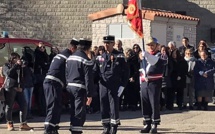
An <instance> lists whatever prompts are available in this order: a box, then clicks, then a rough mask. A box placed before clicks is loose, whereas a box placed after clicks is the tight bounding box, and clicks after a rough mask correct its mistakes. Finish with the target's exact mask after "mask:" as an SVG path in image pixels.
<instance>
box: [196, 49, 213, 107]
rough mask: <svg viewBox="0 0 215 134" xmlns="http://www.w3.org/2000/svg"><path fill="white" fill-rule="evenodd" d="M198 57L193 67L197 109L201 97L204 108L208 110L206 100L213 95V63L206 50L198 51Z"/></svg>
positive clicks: (199, 105)
mask: <svg viewBox="0 0 215 134" xmlns="http://www.w3.org/2000/svg"><path fill="white" fill-rule="evenodd" d="M199 55H200V59H198V60H197V61H196V65H195V67H194V76H195V90H196V96H197V101H198V103H197V109H198V110H201V103H202V97H205V100H204V104H203V107H204V110H208V101H209V99H210V98H211V97H212V95H213V89H214V88H213V87H214V77H213V74H214V72H215V69H214V68H215V63H214V62H213V61H212V60H211V59H210V58H208V54H207V51H206V50H204V51H201V52H200V53H199Z"/></svg>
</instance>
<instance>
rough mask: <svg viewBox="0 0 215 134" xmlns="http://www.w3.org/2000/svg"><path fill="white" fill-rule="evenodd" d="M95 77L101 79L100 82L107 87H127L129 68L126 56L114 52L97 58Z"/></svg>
mask: <svg viewBox="0 0 215 134" xmlns="http://www.w3.org/2000/svg"><path fill="white" fill-rule="evenodd" d="M94 71H95V76H96V74H97V76H96V77H98V74H99V77H100V82H101V83H103V84H105V85H106V86H107V87H110V86H113V85H118V86H123V87H125V86H126V84H127V82H128V79H129V73H130V72H129V67H128V64H127V63H126V61H125V57H124V54H123V53H121V52H119V51H117V50H115V49H114V50H113V51H112V53H111V54H108V53H107V52H105V53H103V54H102V55H101V56H98V57H97V60H96V65H95V66H94Z"/></svg>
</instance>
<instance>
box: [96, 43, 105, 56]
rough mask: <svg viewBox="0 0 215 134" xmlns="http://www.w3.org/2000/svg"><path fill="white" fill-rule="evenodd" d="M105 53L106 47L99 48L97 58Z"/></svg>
mask: <svg viewBox="0 0 215 134" xmlns="http://www.w3.org/2000/svg"><path fill="white" fill-rule="evenodd" d="M104 52H105V47H104V46H102V45H101V46H99V47H98V49H97V51H96V52H95V55H96V56H99V55H102V54H103V53H104Z"/></svg>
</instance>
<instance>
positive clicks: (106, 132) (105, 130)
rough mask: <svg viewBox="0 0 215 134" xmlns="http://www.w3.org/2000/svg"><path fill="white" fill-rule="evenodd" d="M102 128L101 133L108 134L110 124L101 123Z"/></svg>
mask: <svg viewBox="0 0 215 134" xmlns="http://www.w3.org/2000/svg"><path fill="white" fill-rule="evenodd" d="M103 128H104V130H103V132H102V134H110V124H103Z"/></svg>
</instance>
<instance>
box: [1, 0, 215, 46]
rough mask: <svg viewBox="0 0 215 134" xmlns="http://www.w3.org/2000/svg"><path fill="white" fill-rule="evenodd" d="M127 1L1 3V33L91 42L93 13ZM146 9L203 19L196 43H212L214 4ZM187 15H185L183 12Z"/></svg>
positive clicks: (151, 2) (175, 1)
mask: <svg viewBox="0 0 215 134" xmlns="http://www.w3.org/2000/svg"><path fill="white" fill-rule="evenodd" d="M127 2H128V0H1V2H0V31H3V30H4V31H8V32H9V34H10V35H12V36H15V37H25V38H37V39H43V40H45V41H48V42H50V43H52V44H56V45H62V46H65V44H66V43H68V41H69V40H70V39H71V38H72V37H77V38H79V37H87V38H92V28H91V21H90V20H88V18H87V15H88V14H90V13H94V12H98V11H101V10H105V9H107V8H113V7H116V6H117V5H118V4H127ZM142 5H143V6H144V7H146V8H153V9H162V10H169V11H179V12H181V13H185V12H186V14H187V15H189V16H194V17H197V18H200V20H201V22H200V25H199V27H198V28H197V40H196V41H199V40H200V39H201V38H203V39H206V40H207V41H211V36H210V35H211V28H214V27H215V23H214V21H215V17H214V13H215V1H214V0H142ZM184 11H185V12H184Z"/></svg>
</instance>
